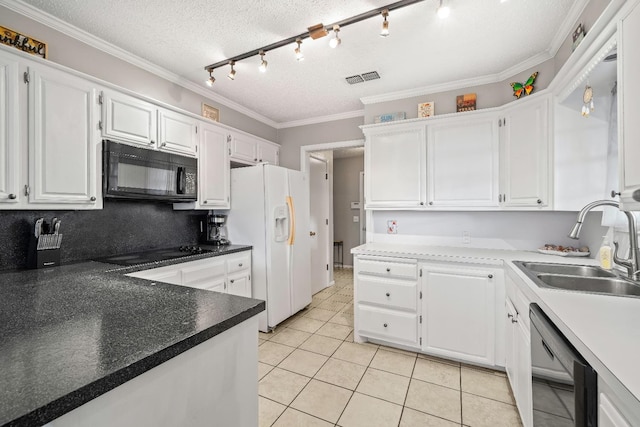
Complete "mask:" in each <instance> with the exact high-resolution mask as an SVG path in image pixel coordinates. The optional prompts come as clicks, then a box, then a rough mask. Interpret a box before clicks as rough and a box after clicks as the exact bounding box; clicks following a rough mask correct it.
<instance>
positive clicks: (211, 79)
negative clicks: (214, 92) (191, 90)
mask: <svg viewBox="0 0 640 427" xmlns="http://www.w3.org/2000/svg"><path fill="white" fill-rule="evenodd" d="M215 82H216V78H215V77H213V70H209V78H208V79H207V80H206V81H205V83H206V84H207V86H209V87H211V86H213V84H214V83H215Z"/></svg>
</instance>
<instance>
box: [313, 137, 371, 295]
mask: <svg viewBox="0 0 640 427" xmlns="http://www.w3.org/2000/svg"><path fill="white" fill-rule="evenodd" d="M353 147H364V139H352V140H348V141H337V142H327V143H323V144H311V145H303V146H301V147H300V171H301V172H302V173H304V174H305V175H306V176H307V182H309V179H308V178H309V158H310V157H311V153H312V152H314V151H333V150H338V149H341V148H353ZM332 163H333V162H332ZM366 217H367V224H366V225H365V226H366V228H367V229H369V227H368V222H369V219H370V215H369V213H367V215H366ZM329 236H330V238H329V248H327V250H328V251H329V265H331V266H333V265H334V258H333V255H334V254H333V168H329ZM329 273H330V274H329V286H331V285H333V284H334V283H335V280H334V277H333V268H331V269H329Z"/></svg>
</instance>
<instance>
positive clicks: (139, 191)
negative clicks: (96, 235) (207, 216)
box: [102, 140, 198, 202]
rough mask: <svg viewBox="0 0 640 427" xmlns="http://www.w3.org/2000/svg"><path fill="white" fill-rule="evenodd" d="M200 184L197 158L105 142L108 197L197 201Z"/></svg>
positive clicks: (104, 186)
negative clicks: (198, 182)
mask: <svg viewBox="0 0 640 427" xmlns="http://www.w3.org/2000/svg"><path fill="white" fill-rule="evenodd" d="M197 181H198V161H197V159H195V158H192V157H186V156H181V155H178V154H170V153H165V152H162V151H155V150H149V149H146V148H138V147H133V146H130V145H126V144H121V143H118V142H115V141H110V140H103V141H102V189H103V195H104V197H106V198H117V199H137V200H159V201H165V202H189V201H195V200H196V199H197V198H198V184H197Z"/></svg>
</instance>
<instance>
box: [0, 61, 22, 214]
mask: <svg viewBox="0 0 640 427" xmlns="http://www.w3.org/2000/svg"><path fill="white" fill-rule="evenodd" d="M18 84H19V83H18V62H17V61H16V60H15V59H13V58H11V57H10V56H9V55H6V56H5V54H4V53H3V52H0V204H2V203H9V204H15V203H18V202H19V201H20V198H21V197H20V196H21V195H20V193H19V192H18V185H19V175H18V174H19V168H18V167H19V163H20V160H19V159H20V154H19V146H20V144H19V143H18V142H19V141H18V113H19V112H20V111H21V108H20V104H19V103H18Z"/></svg>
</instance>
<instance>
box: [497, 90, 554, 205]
mask: <svg viewBox="0 0 640 427" xmlns="http://www.w3.org/2000/svg"><path fill="white" fill-rule="evenodd" d="M550 138H551V136H550V134H549V98H548V97H541V98H536V99H534V100H533V101H531V100H528V99H526V100H524V101H518V102H517V103H516V105H515V106H514V107H512V108H510V109H509V110H508V111H507V112H506V114H505V117H504V121H503V122H502V134H501V145H502V147H501V150H502V152H501V159H500V164H501V165H502V171H501V180H502V187H501V191H502V201H503V202H504V206H540V207H543V206H548V205H549V203H550V201H549V197H548V183H549V141H550Z"/></svg>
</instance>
